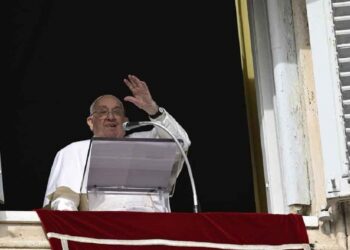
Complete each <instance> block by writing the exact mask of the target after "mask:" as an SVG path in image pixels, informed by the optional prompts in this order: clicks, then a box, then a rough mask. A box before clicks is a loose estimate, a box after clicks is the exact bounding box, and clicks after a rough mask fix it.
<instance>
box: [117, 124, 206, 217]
mask: <svg viewBox="0 0 350 250" xmlns="http://www.w3.org/2000/svg"><path fill="white" fill-rule="evenodd" d="M128 125H129V126H128ZM149 125H153V126H156V127H160V128H161V129H163V130H164V131H166V132H167V133H168V134H169V135H170V136H171V137H172V138H173V139H174V141H175V143H176V144H177V146H178V148H179V149H180V152H181V154H182V156H183V158H184V160H185V162H186V166H187V171H188V175H189V177H190V181H191V187H192V192H193V211H194V212H195V213H198V211H199V205H198V198H197V192H196V186H195V183H194V178H193V174H192V168H191V165H190V162H189V161H188V158H187V155H186V153H185V151H184V149H183V148H182V146H181V144H180V142H179V141H178V139H177V138H176V137H175V136H174V135H173V134H172V133H171V132H170V130H169V129H167V128H166V127H165V126H163V125H161V124H159V123H158V122H152V121H144V122H124V123H123V128H124V130H131V129H134V128H137V127H142V126H149Z"/></svg>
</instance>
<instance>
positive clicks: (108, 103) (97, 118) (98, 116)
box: [87, 95, 128, 138]
mask: <svg viewBox="0 0 350 250" xmlns="http://www.w3.org/2000/svg"><path fill="white" fill-rule="evenodd" d="M127 120H128V119H127V117H126V116H125V114H124V108H123V106H122V104H121V102H120V101H119V100H118V99H117V98H116V97H114V96H110V95H106V96H103V97H101V99H99V100H98V101H97V102H96V104H95V106H94V109H93V113H92V114H91V115H90V116H89V117H88V118H87V123H88V125H89V127H90V129H91V131H92V132H93V134H94V136H95V137H116V138H122V137H124V136H125V131H124V129H123V122H126V121H127Z"/></svg>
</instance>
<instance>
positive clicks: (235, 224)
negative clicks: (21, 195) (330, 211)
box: [36, 209, 309, 250]
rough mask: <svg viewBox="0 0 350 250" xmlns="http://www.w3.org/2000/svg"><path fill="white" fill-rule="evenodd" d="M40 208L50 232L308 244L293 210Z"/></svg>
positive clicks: (78, 246)
mask: <svg viewBox="0 0 350 250" xmlns="http://www.w3.org/2000/svg"><path fill="white" fill-rule="evenodd" d="M36 212H37V214H38V215H39V218H40V220H41V222H42V226H43V229H44V231H45V232H46V233H49V232H55V233H60V234H66V235H72V236H83V237H92V238H98V239H119V240H120V239H133V240H137V239H167V240H181V241H200V242H213V243H226V244H240V245H241V244H242V245H281V244H297V243H306V244H307V243H308V242H309V241H308V236H307V233H306V228H305V225H304V222H303V219H302V217H301V216H299V215H293V214H290V215H275V214H265V213H231V212H209V213H143V212H97V211H96V212H70V211H50V210H45V209H38V210H36ZM49 241H50V244H51V247H52V249H54V250H55V249H57V250H58V249H59V250H61V249H62V248H61V243H60V241H59V240H58V239H53V238H51V239H49ZM69 249H85V250H88V249H125V250H131V249H138V250H148V249H152V250H156V249H171V250H175V249H179V247H168V246H122V247H121V246H110V245H104V246H103V245H97V244H86V243H78V242H71V241H70V242H69ZM184 249H185V248H184ZM186 249H189V248H188V247H186ZM191 249H201V250H203V249H205V248H191Z"/></svg>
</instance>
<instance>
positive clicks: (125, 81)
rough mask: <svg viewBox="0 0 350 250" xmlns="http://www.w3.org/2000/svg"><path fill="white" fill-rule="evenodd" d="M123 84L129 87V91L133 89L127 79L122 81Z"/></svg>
mask: <svg viewBox="0 0 350 250" xmlns="http://www.w3.org/2000/svg"><path fill="white" fill-rule="evenodd" d="M124 83H125V84H126V85H127V86H128V87H129V89H130V90H132V89H134V88H135V87H134V85H133V84H132V83H131V82H130V81H129V80H128V79H126V78H125V79H124Z"/></svg>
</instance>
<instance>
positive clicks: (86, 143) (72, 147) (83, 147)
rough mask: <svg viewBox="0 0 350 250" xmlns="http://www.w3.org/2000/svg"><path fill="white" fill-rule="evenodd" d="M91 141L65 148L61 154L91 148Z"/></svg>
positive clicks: (77, 142)
mask: <svg viewBox="0 0 350 250" xmlns="http://www.w3.org/2000/svg"><path fill="white" fill-rule="evenodd" d="M89 143H90V140H82V141H75V142H72V143H70V144H68V145H67V146H65V147H63V148H62V149H61V150H60V151H59V152H68V151H72V150H73V151H76V150H80V149H85V148H87V147H89Z"/></svg>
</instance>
